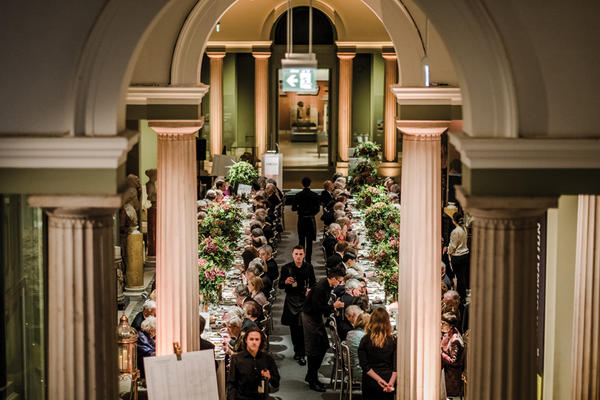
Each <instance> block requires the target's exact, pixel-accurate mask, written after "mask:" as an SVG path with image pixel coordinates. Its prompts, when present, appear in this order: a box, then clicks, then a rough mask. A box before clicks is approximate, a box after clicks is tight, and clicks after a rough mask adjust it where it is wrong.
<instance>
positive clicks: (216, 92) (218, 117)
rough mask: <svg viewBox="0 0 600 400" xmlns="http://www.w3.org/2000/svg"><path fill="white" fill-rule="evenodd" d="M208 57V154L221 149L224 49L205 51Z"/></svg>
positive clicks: (215, 152) (216, 152)
mask: <svg viewBox="0 0 600 400" xmlns="http://www.w3.org/2000/svg"><path fill="white" fill-rule="evenodd" d="M206 55H207V56H208V58H209V59H210V89H209V91H210V154H211V157H212V156H213V155H215V154H221V152H222V150H223V58H224V57H225V52H224V51H207V52H206Z"/></svg>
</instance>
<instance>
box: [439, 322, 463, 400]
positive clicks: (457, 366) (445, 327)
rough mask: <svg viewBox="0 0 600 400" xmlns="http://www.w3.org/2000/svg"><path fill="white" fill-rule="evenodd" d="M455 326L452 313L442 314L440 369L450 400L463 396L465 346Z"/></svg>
mask: <svg viewBox="0 0 600 400" xmlns="http://www.w3.org/2000/svg"><path fill="white" fill-rule="evenodd" d="M457 326H458V318H457V317H456V315H455V314H454V313H452V312H447V313H444V314H442V333H443V335H444V336H443V337H442V345H441V347H442V368H443V369H444V377H445V381H446V395H447V396H448V397H450V398H454V397H456V398H458V397H461V398H462V396H463V395H464V390H463V382H462V379H461V376H462V372H463V367H464V350H465V344H464V341H463V338H462V336H461V334H460V332H459V331H458V327H457Z"/></svg>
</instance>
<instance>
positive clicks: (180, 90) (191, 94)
mask: <svg viewBox="0 0 600 400" xmlns="http://www.w3.org/2000/svg"><path fill="white" fill-rule="evenodd" d="M207 92H208V85H199V86H185V87H184V86H156V87H154V86H130V87H129V88H128V89H127V104H130V105H147V104H192V105H198V104H201V103H202V98H203V97H204V95H205V94H206V93H207Z"/></svg>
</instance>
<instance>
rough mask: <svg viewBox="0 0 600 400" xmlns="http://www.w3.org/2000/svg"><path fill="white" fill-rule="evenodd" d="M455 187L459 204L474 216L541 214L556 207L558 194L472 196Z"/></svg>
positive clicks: (525, 216)
mask: <svg viewBox="0 0 600 400" xmlns="http://www.w3.org/2000/svg"><path fill="white" fill-rule="evenodd" d="M455 188H456V198H457V199H458V201H459V202H460V204H461V205H462V206H463V208H466V209H468V210H469V212H471V214H472V215H473V216H475V217H481V218H511V219H515V218H529V217H535V216H540V215H542V214H543V213H544V212H546V210H547V209H548V208H556V207H558V196H547V197H511V196H472V195H469V194H467V192H466V190H465V188H464V187H463V186H456V187H455Z"/></svg>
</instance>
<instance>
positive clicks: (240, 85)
mask: <svg viewBox="0 0 600 400" xmlns="http://www.w3.org/2000/svg"><path fill="white" fill-rule="evenodd" d="M235 70H236V74H237V80H236V82H237V89H236V90H237V139H236V142H237V146H238V147H254V57H252V54H249V53H238V54H236V64H235Z"/></svg>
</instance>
